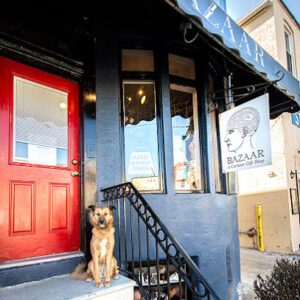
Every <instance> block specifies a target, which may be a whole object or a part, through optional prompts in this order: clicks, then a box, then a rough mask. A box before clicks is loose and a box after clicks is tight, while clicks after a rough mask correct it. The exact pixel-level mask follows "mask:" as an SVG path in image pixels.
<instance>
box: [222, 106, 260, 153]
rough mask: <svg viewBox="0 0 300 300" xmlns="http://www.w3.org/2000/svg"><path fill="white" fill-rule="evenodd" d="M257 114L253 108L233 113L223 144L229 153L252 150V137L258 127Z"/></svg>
mask: <svg viewBox="0 0 300 300" xmlns="http://www.w3.org/2000/svg"><path fill="white" fill-rule="evenodd" d="M259 122H260V118H259V112H258V110H257V109H255V108H253V107H245V108H243V109H241V110H239V111H237V112H236V113H234V114H233V115H232V116H231V117H230V119H229V121H228V123H227V130H226V136H225V140H224V142H225V143H226V146H227V150H228V151H229V152H239V151H243V149H244V148H247V150H249V147H251V148H252V149H253V145H252V141H251V139H252V136H253V135H254V134H255V132H256V131H257V129H258V127H259Z"/></svg>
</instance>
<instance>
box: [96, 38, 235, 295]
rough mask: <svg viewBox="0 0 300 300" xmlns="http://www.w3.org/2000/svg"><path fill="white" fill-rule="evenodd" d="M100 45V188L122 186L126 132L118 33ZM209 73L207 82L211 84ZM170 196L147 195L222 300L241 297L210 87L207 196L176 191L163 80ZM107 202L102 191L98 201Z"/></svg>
mask: <svg viewBox="0 0 300 300" xmlns="http://www.w3.org/2000/svg"><path fill="white" fill-rule="evenodd" d="M100 36H101V38H98V39H97V41H98V42H97V47H96V60H97V62H96V65H97V69H96V93H97V104H96V131H97V185H98V190H99V189H100V188H102V187H109V186H112V185H116V184H120V183H121V173H122V172H121V168H122V160H121V132H120V104H119V103H120V102H119V101H120V97H119V77H118V42H117V39H115V38H114V35H113V33H111V32H110V33H107V34H106V33H105V32H99V37H100ZM160 49H161V54H160V55H161V57H160V58H159V61H160V62H161V65H160V68H159V69H160V71H161V72H162V73H165V71H167V67H168V66H167V64H166V62H167V60H166V55H167V52H166V51H164V47H163V45H162V47H161V48H160ZM207 76H208V75H207V74H206V75H205V76H204V81H206V82H207ZM160 84H161V91H160V92H161V101H162V118H163V135H164V146H163V147H164V148H163V149H164V161H165V182H166V191H167V192H166V193H165V194H144V197H145V199H146V200H147V201H148V202H149V204H150V205H151V207H152V208H153V210H154V211H155V212H156V213H157V215H158V216H159V217H160V218H161V220H162V221H163V223H164V224H165V225H166V226H167V227H168V229H169V230H170V232H171V233H172V234H173V236H174V237H175V238H176V239H177V240H178V241H179V243H180V244H181V245H182V246H183V247H184V249H185V250H186V251H187V253H188V254H189V255H190V256H196V257H198V265H199V267H200V270H201V272H202V273H203V274H204V275H205V277H206V278H207V280H208V281H209V282H210V284H211V285H212V286H213V287H214V288H215V289H216V291H217V293H218V294H219V295H220V296H221V299H222V300H226V299H238V296H237V293H236V285H237V284H238V282H239V280H240V267H239V260H240V257H239V240H238V224H237V222H238V219H237V198H236V196H228V195H221V194H216V193H215V187H214V176H213V157H212V153H213V151H212V137H211V120H210V117H209V116H208V115H207V114H206V113H205V112H206V111H207V104H206V103H207V96H206V95H208V91H207V85H203V87H202V91H203V93H202V95H201V98H202V105H203V107H202V108H203V109H202V111H203V120H204V121H203V124H202V125H203V128H204V132H205V135H204V137H203V141H202V142H203V144H204V145H205V148H206V156H207V157H206V166H207V168H206V169H207V170H206V171H207V172H206V173H207V182H208V188H207V190H208V191H210V193H206V194H176V193H175V192H174V179H173V178H174V174H173V173H174V172H173V152H172V132H171V112H170V97H169V81H168V77H167V76H161V77H160ZM99 199H102V195H101V193H100V191H99V194H98V200H99Z"/></svg>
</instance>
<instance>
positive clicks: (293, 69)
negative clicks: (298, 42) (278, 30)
mask: <svg viewBox="0 0 300 300" xmlns="http://www.w3.org/2000/svg"><path fill="white" fill-rule="evenodd" d="M287 39H288V43H289V48H290V49H288V45H287V41H286V40H287ZM284 42H285V52H286V67H287V70H288V71H289V72H290V73H291V74H292V75H293V76H296V62H295V49H294V34H293V31H292V30H291V29H290V27H289V26H288V25H287V24H286V23H285V24H284ZM288 55H289V56H290V57H291V65H290V66H289V60H288ZM290 68H291V70H290Z"/></svg>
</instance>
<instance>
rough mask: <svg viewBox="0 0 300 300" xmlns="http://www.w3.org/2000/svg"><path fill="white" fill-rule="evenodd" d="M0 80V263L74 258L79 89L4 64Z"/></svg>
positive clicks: (1, 60)
mask: <svg viewBox="0 0 300 300" xmlns="http://www.w3.org/2000/svg"><path fill="white" fill-rule="evenodd" d="M0 80H1V84H0V105H1V106H0V107H1V108H0V245H1V246H0V261H6V260H13V259H20V258H26V257H33V256H40V255H47V254H52V253H61V252H68V251H74V250H78V249H79V222H80V221H79V177H78V176H79V129H78V86H77V84H76V83H74V82H71V81H67V80H65V79H62V78H59V77H56V76H54V75H51V74H48V73H45V72H42V71H39V70H37V69H33V68H31V67H28V66H25V65H22V64H19V63H16V62H14V61H12V60H9V59H5V58H0Z"/></svg>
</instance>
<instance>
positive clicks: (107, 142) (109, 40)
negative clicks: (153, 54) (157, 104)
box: [96, 26, 121, 201]
mask: <svg viewBox="0 0 300 300" xmlns="http://www.w3.org/2000/svg"><path fill="white" fill-rule="evenodd" d="M98 29H100V26H99V27H98ZM96 98H97V100H96V143H97V146H96V149H97V155H96V164H97V190H98V201H100V200H102V199H101V198H100V189H101V188H103V187H109V186H112V185H116V184H120V183H121V143H120V119H119V118H120V117H119V116H120V113H119V111H120V110H119V82H118V42H117V37H116V36H115V35H114V34H113V33H111V32H105V31H102V30H101V29H100V30H98V32H97V42H96Z"/></svg>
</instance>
